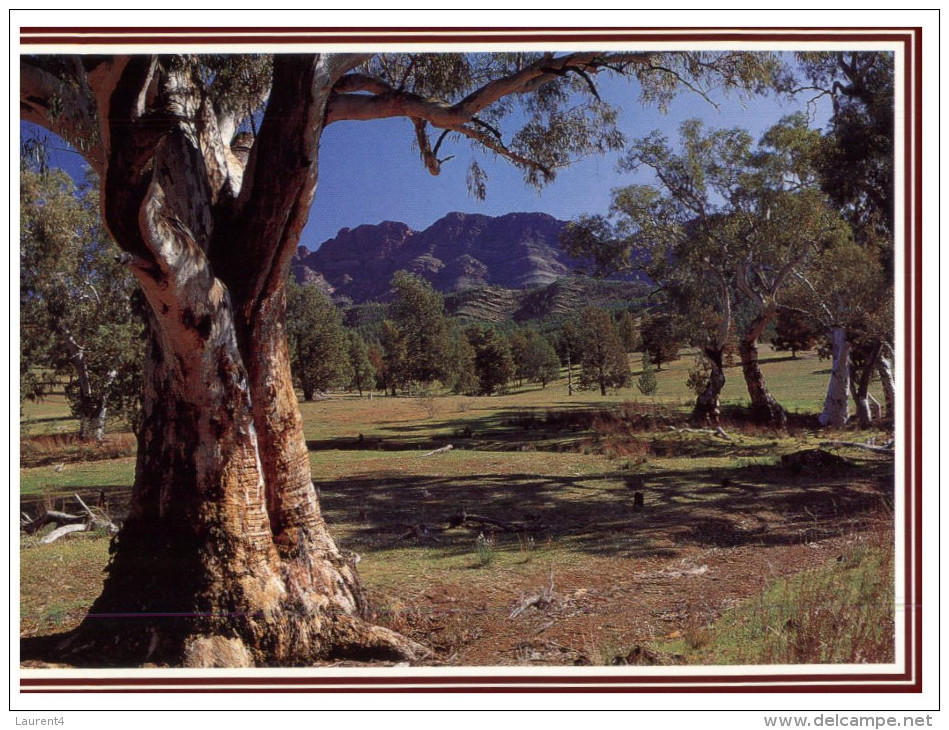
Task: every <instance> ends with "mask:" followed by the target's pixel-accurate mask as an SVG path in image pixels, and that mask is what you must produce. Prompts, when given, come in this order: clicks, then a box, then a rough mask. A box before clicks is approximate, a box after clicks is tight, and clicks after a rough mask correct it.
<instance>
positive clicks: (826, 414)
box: [817, 326, 850, 428]
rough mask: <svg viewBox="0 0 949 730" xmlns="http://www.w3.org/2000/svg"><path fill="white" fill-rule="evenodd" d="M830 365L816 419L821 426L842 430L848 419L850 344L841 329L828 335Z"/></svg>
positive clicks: (836, 329)
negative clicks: (824, 393)
mask: <svg viewBox="0 0 949 730" xmlns="http://www.w3.org/2000/svg"><path fill="white" fill-rule="evenodd" d="M830 347H831V358H832V363H833V364H832V365H831V371H830V383H828V385H827V396H826V397H825V398H824V410H823V411H822V412H821V414H820V415H819V416H818V417H817V421H818V423H820V425H821V426H829V427H831V428H842V427H843V426H846V425H847V421H848V420H849V419H850V401H849V391H850V342H848V341H847V331H846V329H844V328H843V327H839V326H838V327H834V328H833V329H832V330H831V333H830Z"/></svg>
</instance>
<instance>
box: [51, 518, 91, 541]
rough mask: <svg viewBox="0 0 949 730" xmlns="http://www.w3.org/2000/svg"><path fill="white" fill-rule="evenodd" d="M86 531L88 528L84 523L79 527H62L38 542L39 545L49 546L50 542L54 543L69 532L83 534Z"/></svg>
mask: <svg viewBox="0 0 949 730" xmlns="http://www.w3.org/2000/svg"><path fill="white" fill-rule="evenodd" d="M87 529H88V527H87V525H86V524H85V523H83V524H79V525H63V526H62V527H60V528H58V529H56V530H53V531H52V532H51V533H49V534H48V535H47V536H46V537H44V538H43V539H42V540H40V545H49V544H50V543H51V542H56V541H57V540H58V539H59V538H61V537H63V535H68V534H69V533H71V532H84V531H85V530H87Z"/></svg>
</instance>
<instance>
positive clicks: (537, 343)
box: [508, 327, 560, 388]
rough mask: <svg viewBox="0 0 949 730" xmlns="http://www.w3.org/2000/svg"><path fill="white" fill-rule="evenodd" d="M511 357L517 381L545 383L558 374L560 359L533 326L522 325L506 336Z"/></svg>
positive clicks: (544, 385)
mask: <svg viewBox="0 0 949 730" xmlns="http://www.w3.org/2000/svg"><path fill="white" fill-rule="evenodd" d="M508 343H509V345H510V349H511V357H512V359H513V361H514V369H515V373H516V376H517V379H518V381H519V382H522V381H524V380H527V381H528V382H532V383H540V384H541V385H542V386H543V387H545V388H546V387H547V383H549V382H550V381H552V380H555V379H556V378H557V377H558V376H559V375H560V359H559V358H558V357H557V351H556V350H555V349H554V346H553V345H552V344H551V343H550V340H548V339H547V338H546V337H544V336H543V335H542V334H541V333H540V332H538V331H537V330H536V329H534V328H533V327H523V328H520V329H517V330H514V331H513V332H511V334H510V335H509V336H508Z"/></svg>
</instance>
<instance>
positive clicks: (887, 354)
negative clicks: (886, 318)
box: [877, 345, 896, 421]
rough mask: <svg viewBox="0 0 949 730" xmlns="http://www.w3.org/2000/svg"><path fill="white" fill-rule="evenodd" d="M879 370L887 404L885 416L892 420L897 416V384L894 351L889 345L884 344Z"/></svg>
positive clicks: (878, 363) (878, 364) (878, 365)
mask: <svg viewBox="0 0 949 730" xmlns="http://www.w3.org/2000/svg"><path fill="white" fill-rule="evenodd" d="M877 372H878V373H879V375H880V383H881V385H882V386H883V398H884V403H885V404H886V410H885V411H884V414H883V416H884V418H886V419H887V420H889V421H892V420H893V419H894V418H895V417H896V384H895V382H894V376H893V351H892V350H891V349H890V346H889V345H884V346H883V349H882V350H881V352H880V359H879V361H878V362H877Z"/></svg>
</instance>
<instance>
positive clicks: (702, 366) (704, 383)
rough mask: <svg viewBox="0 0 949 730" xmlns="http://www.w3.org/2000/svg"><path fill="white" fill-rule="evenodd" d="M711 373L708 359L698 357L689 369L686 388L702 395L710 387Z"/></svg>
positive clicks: (701, 356)
mask: <svg viewBox="0 0 949 730" xmlns="http://www.w3.org/2000/svg"><path fill="white" fill-rule="evenodd" d="M647 359H648V358H647ZM644 372H645V371H644ZM711 372H712V364H711V363H710V362H709V361H708V358H706V357H705V356H704V355H701V354H700V355H696V356H695V362H694V363H693V365H692V367H691V368H689V377H688V378H686V381H685V385H686V387H687V388H688V389H689V390H691V391H692V392H693V393H695V395H697V396H698V395H701V394H702V392H703V391H704V390H705V389H706V388H707V387H708V383H709V375H710V374H711Z"/></svg>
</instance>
